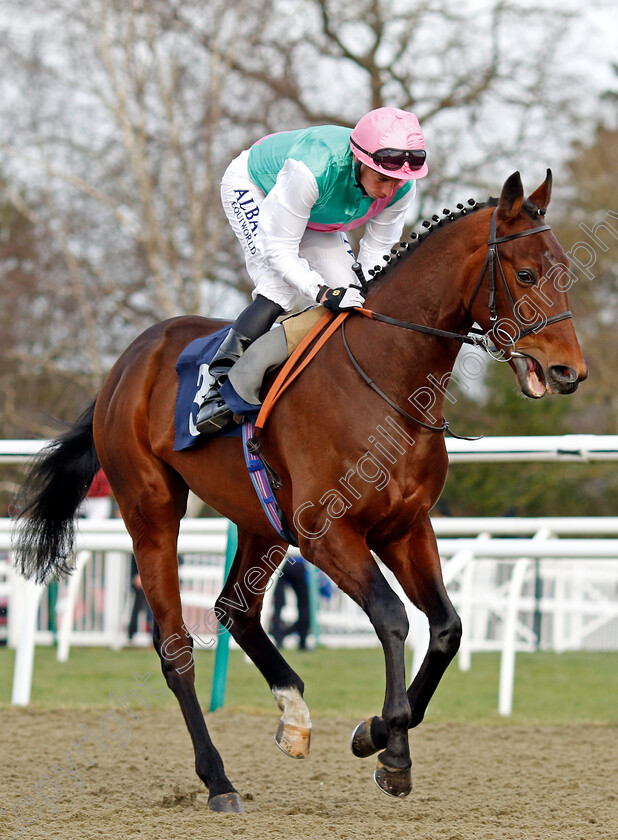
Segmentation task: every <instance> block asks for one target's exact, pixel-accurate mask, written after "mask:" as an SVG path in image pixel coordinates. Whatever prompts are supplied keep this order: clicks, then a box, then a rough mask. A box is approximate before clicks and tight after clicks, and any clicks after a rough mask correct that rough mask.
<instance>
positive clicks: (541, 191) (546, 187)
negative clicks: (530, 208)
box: [530, 169, 552, 213]
mask: <svg viewBox="0 0 618 840" xmlns="http://www.w3.org/2000/svg"><path fill="white" fill-rule="evenodd" d="M551 184H552V174H551V169H548V170H547V177H546V178H545V180H544V181H543V183H542V184H541V186H540V187H539V188H538V189H536V190H535V191H534V192H533V193H532V195H531V196H530V201H531V202H532V203H533V204H534V205H535V207H538V208H539V210H542V211H543V213H545V211H546V210H547V205H548V204H549V202H550V200H551Z"/></svg>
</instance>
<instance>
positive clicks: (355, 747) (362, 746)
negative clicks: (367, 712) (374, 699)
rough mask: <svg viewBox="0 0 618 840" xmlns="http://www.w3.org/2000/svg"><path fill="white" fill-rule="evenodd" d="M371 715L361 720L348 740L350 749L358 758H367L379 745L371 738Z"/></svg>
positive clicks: (375, 751)
mask: <svg viewBox="0 0 618 840" xmlns="http://www.w3.org/2000/svg"><path fill="white" fill-rule="evenodd" d="M372 720H373V718H372V717H370V718H367V720H361V722H360V723H359V724H358V726H357V727H356V729H355V730H354V732H353V733H352V739H351V741H350V749H351V750H352V752H353V753H354V755H355V756H357V757H358V758H367V757H368V756H370V755H373V754H374V753H377V751H378V749H379V747H376V745H375V744H374V743H373V741H372V740H371V721H372Z"/></svg>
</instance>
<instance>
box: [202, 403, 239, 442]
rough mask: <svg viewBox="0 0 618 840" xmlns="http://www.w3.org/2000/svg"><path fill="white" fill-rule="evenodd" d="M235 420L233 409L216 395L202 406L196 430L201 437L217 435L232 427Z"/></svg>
mask: <svg viewBox="0 0 618 840" xmlns="http://www.w3.org/2000/svg"><path fill="white" fill-rule="evenodd" d="M233 419H234V413H233V411H232V409H231V408H229V407H228V406H227V404H226V403H225V402H224V401H223V400H222V399H221V397H220V396H219V395H218V394H215V395H214V396H213V397H212V398H211V399H207V400H206V401H205V402H204V403H203V404H202V407H201V408H200V410H199V412H198V415H197V420H196V421H195V428H196V429H197V430H198V432H199V433H200V434H201V435H215V434H217V432H221V431H222V430H223V429H224V428H226V426H228V425H230V421H233Z"/></svg>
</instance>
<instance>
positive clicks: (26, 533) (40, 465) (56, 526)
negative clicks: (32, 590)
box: [14, 403, 100, 583]
mask: <svg viewBox="0 0 618 840" xmlns="http://www.w3.org/2000/svg"><path fill="white" fill-rule="evenodd" d="M94 407H95V403H92V405H91V406H90V407H89V408H88V409H87V410H86V411H85V412H84V413H83V414H82V416H81V417H80V418H79V419H78V420H77V422H76V423H75V424H74V425H73V426H71V428H70V429H69V430H68V431H67V432H65V433H64V434H63V435H61V436H60V437H58V438H56V440H54V441H52V442H51V443H50V444H48V445H47V446H46V447H45V448H44V449H43V450H42V451H41V452H40V453H39V454H38V455H37V456H36V457H35V459H34V461H33V463H32V466H31V467H30V469H29V471H28V473H27V475H26V478H25V481H24V483H23V485H22V488H21V491H20V492H19V494H18V496H17V499H16V503H15V508H16V515H17V518H18V520H19V522H18V526H17V531H16V537H15V540H14V550H15V563H16V566H17V568H18V569H19V570H20V571H21V573H22V574H23V575H24V576H25V577H27V578H34V579H35V580H36V581H37V582H38V583H44V582H45V581H46V580H47V579H48V578H50V577H52V576H56V575H60V576H62V575H67V574H69V573H70V572H71V571H72V570H73V568H74V558H73V543H74V540H75V519H76V514H77V509H78V508H79V506H80V504H81V503H82V502H83V500H84V499H85V497H86V494H87V492H88V488H89V487H90V485H91V483H92V479H93V478H94V477H95V475H96V473H97V471H98V470H99V467H100V464H99V459H98V457H97V452H96V449H95V446H94V437H93V434H92V418H93V415H94Z"/></svg>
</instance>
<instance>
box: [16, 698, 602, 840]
mask: <svg viewBox="0 0 618 840" xmlns="http://www.w3.org/2000/svg"><path fill="white" fill-rule="evenodd" d="M1 714H2V729H1V732H2V738H1V743H2V750H1V753H0V754H1V755H2V771H3V785H2V793H1V795H0V838H2V840H4V838H7V840H9V839H10V840H12V838H18V837H22V838H24V840H28V839H29V838H32V839H33V840H39V838H40V840H51V838H62V840H91V839H92V838H96V840H132V839H133V838H140V840H210V838H212V840H215V838H216V840H232V838H242V839H244V838H246V840H262V838H263V839H264V840H267V838H268V840H271V838H277V840H292V838H294V840H296V838H308V840H313V838H315V840H331V838H333V840H334V839H335V838H337V840H347V838H380V840H404V838H405V840H537V838H538V840H541V838H542V840H550V839H551V840H594V838H603V840H605V838H607V840H615V838H617V837H618V784H617V780H618V729H616V728H608V727H602V726H585V725H582V726H575V727H566V726H565V727H555V728H546V727H512V726H509V725H505V726H496V727H493V726H472V725H465V724H440V725H436V724H423V725H421V727H420V728H419V729H418V730H416V731H414V732H413V733H412V735H411V747H412V754H413V777H414V790H413V792H412V794H411V795H410V796H409V797H408V798H407V799H405V800H401V801H399V800H394V799H389V798H388V797H387V796H385V795H384V794H383V793H381V792H380V791H379V790H378V788H377V787H376V786H375V784H374V782H373V779H372V774H373V770H374V767H375V758H373V757H372V758H368V759H357V758H355V757H354V756H353V755H352V754H351V752H350V750H349V738H350V734H351V732H352V729H353V727H354V725H355V724H356V723H357V722H358V721H356V720H345V721H344V720H330V719H319V718H318V719H316V720H314V729H313V736H312V747H311V755H310V757H309V758H308V759H307V760H305V761H295V760H293V759H290V758H288V757H287V756H285V755H284V754H283V753H282V752H281V751H280V750H279V749H277V747H276V746H275V743H274V740H273V738H274V733H275V730H276V725H277V715H276V713H275V712H273V715H272V717H268V716H249V715H237V714H233V713H231V712H228V711H222V712H217V713H216V714H214V715H208V717H207V723H208V726H209V729H210V732H211V735H212V737H213V740H214V742H215V744H216V745H217V747H218V748H219V750H220V752H221V753H222V756H223V759H224V762H225V766H226V771H227V774H228V776H229V777H230V778H231V779H232V781H233V783H234V784H235V785H236V787H237V789H238V791H239V792H240V794H241V796H242V798H243V801H244V805H245V808H246V813H245V814H242V815H237V814H214V813H212V812H211V811H209V809H208V804H207V792H206V789H205V788H204V787H203V785H202V784H201V782H200V781H199V780H198V778H197V776H195V774H194V771H193V754H192V749H191V744H190V740H189V736H188V734H187V731H186V729H185V726H184V723H183V721H182V718H181V715H180V712H179V711H177V710H169V709H165V710H163V709H156V707H155V706H153V707H151V708H149V709H143V710H140V712H139V720H137V721H135V720H132V719H130V718H128V717H127V716H124V715H123V714H122V713H120V714H118V713H113V714H112V713H110V712H105V711H102V710H100V709H99V710H88V709H82V710H77V711H76V710H62V711H43V710H35V709H14V708H8V709H7V708H5V709H4V710H2V712H1ZM81 739H85V740H83V742H82V745H81V751H82V752H81V755H80V754H79V742H80V740H81ZM95 739H96V740H95ZM74 747H77V751H76V750H75V749H74ZM88 765H90V766H88ZM53 768H56V769H53Z"/></svg>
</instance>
